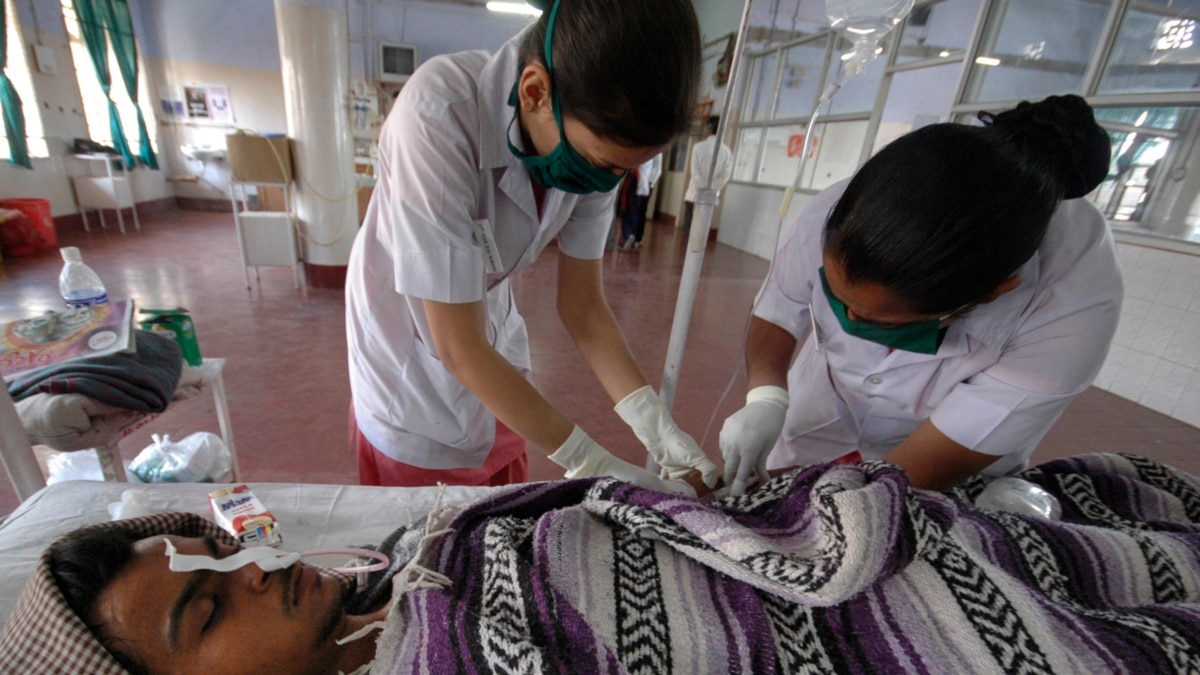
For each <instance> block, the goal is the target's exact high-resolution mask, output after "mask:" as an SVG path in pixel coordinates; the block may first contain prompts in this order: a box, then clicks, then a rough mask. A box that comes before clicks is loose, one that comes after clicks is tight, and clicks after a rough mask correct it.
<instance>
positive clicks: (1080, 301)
mask: <svg viewBox="0 0 1200 675" xmlns="http://www.w3.org/2000/svg"><path fill="white" fill-rule="evenodd" d="M845 186H846V183H845V182H842V183H839V184H837V185H834V186H832V187H830V188H828V189H826V190H825V191H823V192H821V193H820V194H818V195H817V196H816V197H814V198H813V202H812V204H811V205H810V206H809V207H808V208H807V209H806V210H805V212H804V213H803V214H802V215H801V216H800V218H799V220H798V221H797V223H796V226H795V228H794V230H793V231H792V234H791V235H790V237H789V238H788V239H787V240H786V241H785V243H784V244H783V245H782V246H781V248H780V250H779V252H778V253H777V255H776V258H775V261H774V262H773V264H772V267H771V272H770V273H769V275H768V278H767V280H766V282H765V283H764V285H763V288H762V290H761V291H760V292H759V296H758V298H757V299H756V301H755V307H754V314H755V316H758V317H760V318H762V319H765V320H767V321H769V322H771V323H773V324H775V325H777V326H780V327H781V328H784V329H786V330H788V331H789V332H790V333H791V334H792V335H794V336H795V337H796V338H797V339H798V340H802V341H803V346H802V347H801V349H800V353H799V355H798V356H797V358H796V360H795V362H794V363H793V364H792V366H791V369H790V370H789V372H788V391H789V394H790V400H791V404H790V407H789V409H788V412H787V418H786V421H785V422H784V429H783V434H782V436H781V437H780V439H779V442H778V443H777V444H776V446H775V448H774V449H773V450H772V452H771V455H770V457H769V459H768V466H769V467H771V468H779V467H784V466H792V465H797V464H811V463H815V462H821V461H826V460H831V459H835V458H837V457H840V456H841V455H844V454H846V453H847V452H851V451H853V450H855V449H858V450H859V451H860V452H861V453H862V455H863V457H864V458H867V459H878V458H881V457H883V456H884V455H886V454H887V453H888V452H890V451H891V450H892V449H893V448H895V447H896V446H897V445H899V444H900V443H901V442H902V441H904V440H905V439H906V438H907V437H908V436H909V435H910V434H911V433H912V432H913V431H914V430H915V429H916V428H917V426H918V425H919V424H920V423H921V422H922V421H924V420H925V419H930V420H931V421H932V423H933V425H934V426H936V427H937V428H938V430H939V431H941V432H942V433H943V434H945V435H946V436H948V437H950V438H951V439H952V440H954V441H955V442H957V443H959V444H961V445H963V446H965V447H967V448H969V449H971V450H974V451H976V452H980V453H984V454H988V455H995V456H997V457H998V458H999V459H998V460H997V461H996V462H994V463H993V464H992V465H991V466H989V467H988V468H987V470H985V471H984V473H985V474H988V475H1000V474H1005V473H1010V472H1013V471H1016V470H1020V469H1021V468H1024V466H1025V465H1026V464H1027V460H1028V459H1029V455H1030V454H1031V453H1032V452H1033V450H1034V448H1035V446H1036V445H1037V444H1038V441H1040V440H1041V439H1042V437H1043V436H1044V435H1045V434H1046V432H1047V431H1049V429H1050V427H1051V425H1052V424H1054V422H1055V420H1057V419H1058V417H1059V415H1060V414H1061V413H1062V411H1063V409H1064V408H1066V406H1067V404H1068V403H1070V402H1071V400H1072V399H1073V398H1074V397H1075V396H1076V395H1077V394H1079V393H1080V392H1082V391H1083V390H1084V389H1086V388H1087V387H1088V386H1089V385H1090V384H1091V382H1092V380H1093V379H1094V378H1095V377H1096V374H1097V373H1098V372H1099V370H1100V366H1101V365H1102V364H1103V362H1104V357H1105V355H1106V354H1107V352H1108V347H1109V343H1110V342H1111V341H1112V337H1113V333H1114V332H1115V330H1116V326H1117V317H1118V314H1119V312H1120V307H1121V298H1122V294H1123V287H1122V283H1121V275H1120V272H1119V270H1118V268H1117V261H1116V254H1115V249H1114V245H1113V240H1112V235H1111V233H1110V232H1109V228H1108V223H1107V222H1106V221H1105V219H1104V217H1103V216H1102V215H1101V214H1100V213H1099V212H1098V211H1097V210H1096V209H1095V207H1093V206H1092V204H1091V203H1089V202H1088V201H1087V200H1085V199H1074V200H1070V201H1066V202H1063V203H1062V205H1061V206H1060V207H1059V208H1058V210H1057V211H1056V212H1055V214H1054V216H1053V218H1052V219H1051V222H1050V227H1049V230H1048V231H1047V233H1046V236H1045V238H1044V239H1043V241H1042V244H1041V246H1040V247H1039V248H1038V250H1037V252H1036V253H1035V254H1034V255H1033V257H1032V258H1031V259H1030V260H1029V261H1028V262H1026V263H1025V264H1024V265H1023V266H1022V267H1021V268H1020V269H1019V270H1018V271H1017V275H1018V276H1020V278H1021V283H1020V285H1019V286H1017V288H1015V289H1014V290H1012V291H1010V292H1009V293H1006V294H1004V295H1002V296H1000V297H999V298H997V299H996V300H994V301H993V302H990V303H987V304H983V305H979V306H978V307H976V308H975V309H973V310H971V311H970V312H969V313H967V314H965V315H964V316H961V317H955V318H953V319H951V320H950V322H949V325H948V328H947V332H946V335H945V338H944V340H943V342H942V345H941V347H940V348H939V349H938V352H937V354H934V355H924V354H916V353H913V352H905V351H900V350H889V349H888V348H887V347H884V346H882V345H879V344H876V343H874V342H870V341H868V340H863V339H860V338H856V337H853V336H851V335H849V334H847V333H846V332H845V331H843V330H842V328H841V325H840V324H839V323H838V320H837V317H836V316H835V315H834V313H833V310H832V309H831V308H830V306H829V302H828V300H827V299H826V297H825V294H824V293H823V292H822V290H821V282H820V278H819V277H818V274H817V272H818V269H819V268H820V266H821V264H822V248H821V246H822V236H821V235H822V230H823V228H824V225H825V219H826V217H827V215H828V213H829V211H830V209H831V208H832V207H833V205H834V204H835V203H836V201H837V198H838V197H839V196H840V195H841V193H842V191H843V190H844V189H845ZM812 326H815V327H816V330H817V335H818V339H817V340H814V339H812V338H811V337H809V338H808V339H805V336H806V335H808V334H809V333H810V328H811V327H812ZM818 343H820V349H819V350H818V349H817V348H816V347H817V344H818Z"/></svg>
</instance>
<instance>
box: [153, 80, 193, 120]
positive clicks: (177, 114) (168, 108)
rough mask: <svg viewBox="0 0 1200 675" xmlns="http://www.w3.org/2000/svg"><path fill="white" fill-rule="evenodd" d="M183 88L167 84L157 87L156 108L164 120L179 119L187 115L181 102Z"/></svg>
mask: <svg viewBox="0 0 1200 675" xmlns="http://www.w3.org/2000/svg"><path fill="white" fill-rule="evenodd" d="M183 100H184V99H183V89H182V88H180V87H174V86H169V85H165V84H164V85H162V86H160V87H159V88H158V110H159V114H160V115H161V116H162V119H164V120H181V119H184V118H186V117H187V108H185V107H184V104H183Z"/></svg>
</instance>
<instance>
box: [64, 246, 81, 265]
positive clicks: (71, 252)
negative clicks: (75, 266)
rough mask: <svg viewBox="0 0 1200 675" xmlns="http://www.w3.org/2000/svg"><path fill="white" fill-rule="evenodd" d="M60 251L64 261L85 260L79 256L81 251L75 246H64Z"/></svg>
mask: <svg viewBox="0 0 1200 675" xmlns="http://www.w3.org/2000/svg"><path fill="white" fill-rule="evenodd" d="M59 251H60V252H61V253H62V259H63V260H65V261H67V262H79V261H80V260H83V256H82V255H80V254H79V249H78V248H77V247H75V246H64V247H62V248H61V249H59Z"/></svg>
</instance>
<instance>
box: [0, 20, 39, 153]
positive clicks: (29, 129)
mask: <svg viewBox="0 0 1200 675" xmlns="http://www.w3.org/2000/svg"><path fill="white" fill-rule="evenodd" d="M4 11H5V21H4V25H5V27H6V28H7V30H8V36H7V43H8V67H7V68H5V69H4V73H5V74H6V75H8V79H9V80H11V81H12V84H13V87H14V88H15V89H16V90H17V95H18V96H20V97H21V110H22V111H23V112H24V113H25V142H26V144H27V146H28V150H29V156H30V157H49V156H50V152H49V149H48V148H47V147H46V138H45V132H44V131H43V130H42V115H41V110H39V109H38V99H37V97H36V96H35V95H34V92H33V79H32V78H31V77H30V75H29V59H28V58H27V56H28V53H29V47H28V45H26V44H25V40H24V39H23V38H22V37H21V24H20V23H19V19H18V18H17V12H16V9H14V7H13V3H11V2H6V3H4ZM0 139H3V142H4V145H3V148H4V151H3V153H0V156H2V157H5V158H7V157H8V156H9V152H8V139H7V138H5V137H4V125H3V124H0Z"/></svg>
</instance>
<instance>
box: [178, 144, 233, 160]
mask: <svg viewBox="0 0 1200 675" xmlns="http://www.w3.org/2000/svg"><path fill="white" fill-rule="evenodd" d="M179 151H180V152H182V153H183V156H184V157H187V158H188V159H194V160H196V161H197V162H211V161H213V160H214V159H225V148H218V147H214V146H211V145H181V146H179Z"/></svg>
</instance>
